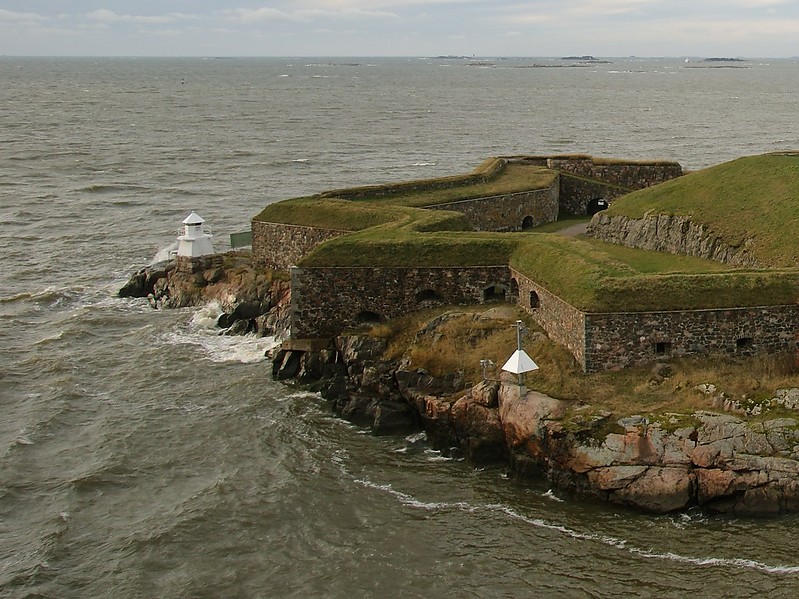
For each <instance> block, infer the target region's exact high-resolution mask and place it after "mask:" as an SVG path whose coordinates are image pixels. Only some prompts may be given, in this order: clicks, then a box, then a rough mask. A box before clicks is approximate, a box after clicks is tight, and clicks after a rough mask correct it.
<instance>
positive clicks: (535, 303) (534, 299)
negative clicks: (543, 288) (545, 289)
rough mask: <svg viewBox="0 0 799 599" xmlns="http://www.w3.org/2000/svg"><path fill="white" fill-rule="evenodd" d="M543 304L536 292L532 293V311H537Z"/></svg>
mask: <svg viewBox="0 0 799 599" xmlns="http://www.w3.org/2000/svg"><path fill="white" fill-rule="evenodd" d="M540 304H541V300H540V299H539V297H538V294H537V293H536V292H535V291H531V292H530V309H531V310H535V309H536V308H538V306H539V305H540Z"/></svg>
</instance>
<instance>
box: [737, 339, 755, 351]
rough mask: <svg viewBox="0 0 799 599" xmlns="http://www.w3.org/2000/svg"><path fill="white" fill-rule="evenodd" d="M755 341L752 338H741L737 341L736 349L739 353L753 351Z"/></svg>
mask: <svg viewBox="0 0 799 599" xmlns="http://www.w3.org/2000/svg"><path fill="white" fill-rule="evenodd" d="M753 345H754V339H752V338H751V337H741V338H740V339H737V340H736V341H735V349H737V350H738V351H742V350H748V349H752V346H753Z"/></svg>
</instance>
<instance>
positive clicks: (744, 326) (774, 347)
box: [585, 305, 799, 372]
mask: <svg viewBox="0 0 799 599" xmlns="http://www.w3.org/2000/svg"><path fill="white" fill-rule="evenodd" d="M797 331H799V305H788V306H763V307H754V308H727V309H718V310H686V311H670V312H637V313H608V314H586V315H585V345H586V350H585V351H586V355H585V365H586V368H585V369H586V371H588V372H594V371H599V370H608V369H619V368H625V367H628V366H632V365H634V364H637V363H642V362H647V361H651V360H654V359H656V358H658V357H660V356H680V355H691V354H714V353H715V354H719V353H727V354H744V355H751V354H755V353H773V352H778V351H786V350H788V349H790V348H792V347H795V344H796V335H797Z"/></svg>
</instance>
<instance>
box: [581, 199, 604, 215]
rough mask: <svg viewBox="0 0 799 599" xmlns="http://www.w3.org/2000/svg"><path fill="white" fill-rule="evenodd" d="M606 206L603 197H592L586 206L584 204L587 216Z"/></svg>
mask: <svg viewBox="0 0 799 599" xmlns="http://www.w3.org/2000/svg"><path fill="white" fill-rule="evenodd" d="M607 207H608V202H607V200H605V199H604V198H594V199H593V200H589V202H588V206H586V209H585V211H586V213H587V214H588V216H594V215H595V214H596V213H597V212H601V211H602V210H604V209H605V208H607Z"/></svg>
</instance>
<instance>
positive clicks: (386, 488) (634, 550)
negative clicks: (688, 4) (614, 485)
mask: <svg viewBox="0 0 799 599" xmlns="http://www.w3.org/2000/svg"><path fill="white" fill-rule="evenodd" d="M354 480H355V482H356V483H357V484H360V485H363V486H364V487H367V488H369V489H375V490H377V491H381V492H384V493H387V494H388V495H390V496H392V497H394V498H396V499H397V500H399V501H400V503H402V504H403V505H405V506H407V507H410V508H415V509H421V510H425V511H451V510H463V511H466V512H469V513H475V512H479V511H490V512H496V513H502V514H505V515H506V516H508V517H509V518H511V519H513V520H518V521H520V522H524V523H525V524H528V525H530V526H534V527H536V528H542V529H546V530H549V531H553V532H557V533H560V534H562V535H565V536H568V537H570V538H572V539H576V540H579V541H590V542H598V543H601V544H603V545H607V546H609V547H614V548H616V549H619V550H622V551H627V552H628V553H630V554H632V555H635V556H638V557H642V558H646V559H657V560H666V561H672V562H678V563H681V564H686V565H690V566H697V567H708V566H710V567H724V568H737V569H743V570H756V571H758V572H765V573H767V574H799V566H791V565H782V564H779V565H770V564H766V563H764V562H760V561H757V560H753V559H747V558H737V557H735V558H725V557H693V556H689V555H680V554H678V553H674V552H671V551H667V552H658V551H654V550H651V549H641V548H639V547H634V546H632V545H630V544H629V542H628V541H626V540H625V539H619V538H617V537H613V536H610V535H601V534H596V533H586V532H580V531H577V530H574V529H572V528H569V527H567V526H564V525H562V524H553V523H551V522H547V521H546V520H543V519H541V518H531V517H529V516H525V515H523V514H520V513H519V512H517V511H516V510H514V509H512V508H510V507H508V506H505V505H502V504H498V503H496V504H485V505H472V504H470V503H468V502H466V501H432V502H429V501H422V500H420V499H417V498H415V497H413V496H412V495H409V494H408V493H403V492H402V491H397V490H396V489H394V488H393V487H392V486H391V485H390V484H385V485H381V484H378V483H374V482H372V481H370V480H368V479H363V478H361V479H354Z"/></svg>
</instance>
